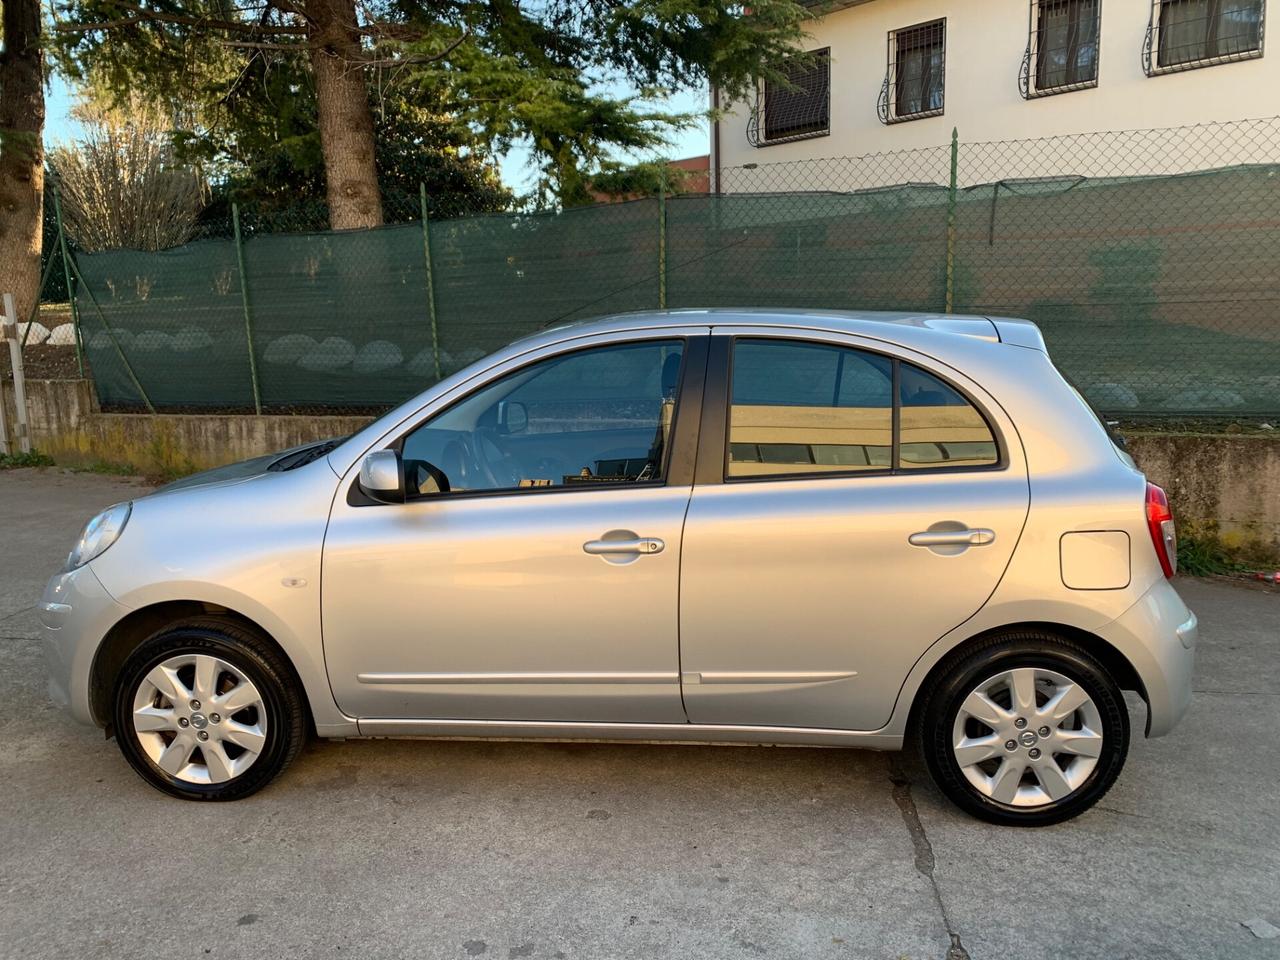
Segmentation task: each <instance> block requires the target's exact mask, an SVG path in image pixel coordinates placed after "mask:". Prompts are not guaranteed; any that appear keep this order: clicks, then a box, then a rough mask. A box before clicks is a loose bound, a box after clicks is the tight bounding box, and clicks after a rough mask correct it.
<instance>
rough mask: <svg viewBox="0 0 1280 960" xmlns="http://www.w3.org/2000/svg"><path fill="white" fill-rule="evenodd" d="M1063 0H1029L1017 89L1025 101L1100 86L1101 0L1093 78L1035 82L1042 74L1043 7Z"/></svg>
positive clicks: (1096, 13)
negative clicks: (1055, 82) (1023, 49)
mask: <svg viewBox="0 0 1280 960" xmlns="http://www.w3.org/2000/svg"><path fill="white" fill-rule="evenodd" d="M1061 2H1063V0H1030V12H1029V14H1028V19H1027V49H1026V52H1025V53H1024V54H1023V55H1022V66H1021V68H1019V70H1018V92H1019V93H1021V94H1022V99H1024V100H1038V99H1040V98H1041V97H1052V96H1056V95H1057V94H1060V93H1074V92H1076V91H1077V90H1092V89H1093V88H1095V87H1097V86H1098V80H1099V78H1100V77H1101V76H1102V0H1094V14H1093V23H1094V41H1093V42H1094V45H1095V47H1096V53H1095V56H1094V61H1093V79H1092V80H1075V81H1071V82H1068V83H1058V84H1054V85H1053V86H1048V87H1041V86H1040V85H1039V84H1038V83H1037V82H1036V77H1037V76H1038V75H1039V73H1040V47H1039V40H1040V34H1041V29H1040V19H1041V17H1042V16H1043V11H1044V8H1045V7H1046V6H1048V5H1050V4H1054V3H1061ZM1068 2H1069V0H1068Z"/></svg>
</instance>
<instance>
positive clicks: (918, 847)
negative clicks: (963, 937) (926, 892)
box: [889, 754, 970, 960]
mask: <svg viewBox="0 0 1280 960" xmlns="http://www.w3.org/2000/svg"><path fill="white" fill-rule="evenodd" d="M889 780H890V782H891V783H892V784H893V802H894V803H895V804H897V806H898V811H899V812H900V813H901V814H902V822H903V824H905V825H906V828H907V833H908V834H910V836H911V845H912V847H914V848H915V866H916V872H917V873H919V874H920V875H921V876H922V877H924V878H925V879H926V880H928V881H929V888H930V889H931V890H932V891H933V899H934V902H935V903H937V905H938V912H939V913H940V914H941V915H942V926H943V928H944V929H945V930H946V931H947V937H948V939H949V940H950V945H949V946H948V947H947V953H946V956H945V957H944V958H943V960H970V957H969V951H967V950H966V949H965V948H964V944H963V943H961V942H960V934H958V933H956V931H955V928H954V927H953V926H952V924H951V915H950V914H949V913H947V905H946V904H945V903H944V902H943V900H942V890H941V889H940V888H939V887H938V881H937V878H935V877H934V875H933V871H934V867H935V866H936V864H937V859H936V858H935V857H934V855H933V844H932V843H931V842H930V841H929V834H928V833H926V832H925V829H924V823H923V822H922V821H921V819H920V811H919V810H917V809H916V801H915V798H914V797H912V796H911V780H910V778H909V777H908V776H907V774H906V771H905V770H904V769H903V766H902V760H901V758H900V757H898V756H897V755H896V754H895V755H893V756H891V757H890V758H889Z"/></svg>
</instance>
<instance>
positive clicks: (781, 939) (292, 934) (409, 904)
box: [0, 469, 1280, 960]
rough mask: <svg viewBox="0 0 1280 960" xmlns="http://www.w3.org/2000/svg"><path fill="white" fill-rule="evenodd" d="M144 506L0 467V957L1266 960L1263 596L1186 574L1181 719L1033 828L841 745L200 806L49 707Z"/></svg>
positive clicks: (488, 746)
mask: <svg viewBox="0 0 1280 960" xmlns="http://www.w3.org/2000/svg"><path fill="white" fill-rule="evenodd" d="M145 489H146V488H145V487H143V486H141V485H140V484H139V483H138V482H135V481H129V480H121V479H118V478H108V477H100V476H94V475H84V474H68V473H64V472H62V471H60V470H55V469H49V470H17V471H6V472H0V957H3V958H6V960H7V958H18V957H21V958H38V957H49V958H59V960H65V958H70V957H76V958H79V957H92V958H99V957H101V958H111V957H129V958H136V957H162V958H165V960H179V958H203V957H215V958H241V957H243V958H253V960H265V958H272V957H290V958H292V957H300V958H322V957H324V958H328V957H335V958H341V957H354V958H357V960H362V958H381V957H387V958H437V957H439V958H453V957H464V958H465V957H485V958H503V960H505V958H516V957H532V958H574V960H577V958H583V960H602V958H615V957H617V958H622V957H627V958H644V960H656V958H672V960H700V958H708V960H730V958H738V957H743V958H756V957H778V958H788V960H790V958H801V957H803V958H811V957H812V958H826V957H840V958H848V957H854V958H863V957H865V958H890V960H896V958H946V960H961V958H964V957H968V958H972V960H1021V958H1027V960H1043V958H1059V957H1060V958H1071V960H1080V958H1093V957H1098V958H1107V960H1117V958H1188V960H1192V958H1194V960H1207V958H1219V957H1231V958H1237V957H1239V958H1255V957H1257V958H1280V937H1276V938H1272V939H1268V938H1266V935H1267V934H1268V933H1270V932H1271V931H1272V930H1273V929H1275V928H1280V830H1278V820H1280V588H1273V587H1261V586H1260V587H1249V586H1241V585H1238V584H1233V583H1225V582H1209V581H1201V580H1190V579H1182V580H1181V581H1180V582H1179V584H1178V588H1179V590H1180V591H1181V592H1182V594H1183V596H1184V598H1185V599H1186V600H1187V602H1188V604H1189V605H1190V606H1191V607H1192V608H1193V609H1194V610H1195V611H1196V612H1197V614H1198V615H1199V617H1200V623H1201V646H1200V649H1199V660H1198V665H1197V676H1196V683H1195V686H1196V697H1195V701H1194V704H1193V706H1192V708H1191V711H1190V713H1189V715H1188V716H1187V718H1186V719H1185V720H1184V721H1183V723H1182V725H1181V726H1180V727H1179V728H1178V729H1177V730H1176V731H1174V733H1173V734H1172V735H1170V736H1168V737H1165V738H1163V739H1158V740H1143V739H1142V738H1141V736H1140V734H1139V735H1138V736H1137V737H1136V739H1135V741H1134V743H1133V747H1132V750H1131V753H1130V756H1129V761H1128V764H1127V766H1126V768H1125V770H1124V773H1123V775H1122V776H1121V779H1120V782H1119V783H1118V784H1117V785H1116V787H1115V788H1114V789H1113V790H1112V791H1111V792H1110V793H1109V794H1108V795H1107V796H1106V797H1105V798H1104V800H1103V801H1102V803H1101V804H1100V805H1099V806H1098V807H1096V808H1095V809H1094V810H1092V811H1090V812H1089V813H1087V814H1085V815H1084V816H1082V817H1080V818H1078V819H1077V820H1075V821H1072V822H1070V823H1065V824H1060V825H1058V826H1055V827H1049V828H1046V829H1041V830H1014V829H1010V828H1000V827H994V826H990V825H987V824H983V823H979V822H978V821H975V820H972V819H970V818H968V817H966V816H964V815H963V814H961V813H959V812H958V811H957V810H955V809H954V808H952V807H951V806H950V805H948V803H947V802H946V801H945V800H944V799H943V798H942V796H941V795H940V794H939V793H938V792H937V791H936V790H935V789H934V788H933V786H932V785H931V784H930V783H929V781H928V778H927V776H926V775H925V773H924V772H923V770H922V769H921V768H920V767H919V766H918V765H917V764H916V763H915V762H914V761H912V760H910V759H909V758H907V757H903V756H899V755H894V754H877V753H871V752H862V751H854V750H843V749H840V750H834V749H800V748H794V749H788V748H759V747H703V746H649V745H636V744H630V745H625V744H624V745H605V744H545V743H511V742H507V743H481V742H465V741H434V742H433V741H356V740H351V741H347V742H341V743H326V742H316V743H312V744H311V745H309V746H308V747H306V748H305V749H304V751H303V753H302V754H301V755H300V757H299V758H298V760H297V761H296V762H295V763H294V765H293V766H292V767H291V768H290V769H289V770H288V771H287V772H286V773H285V775H284V776H283V777H282V778H281V779H280V780H278V781H276V783H275V784H273V785H272V786H271V787H269V788H267V789H266V790H265V791H263V792H262V793H260V794H258V795H257V796H255V797H253V798H251V799H249V800H245V801H241V802H239V803H233V804H192V803H184V802H182V801H178V800H172V799H168V798H166V797H164V796H162V795H161V794H159V793H157V792H155V791H153V790H152V789H151V788H149V787H148V786H146V785H145V784H144V783H143V782H142V781H141V780H140V779H138V777H137V776H135V775H134V774H133V772H132V771H131V770H130V769H129V768H128V767H127V766H126V765H125V762H124V760H123V759H122V758H121V757H120V755H119V752H118V750H117V748H116V745H115V743H114V742H110V741H106V740H104V739H103V736H102V733H101V732H100V731H97V730H94V729H89V728H85V727H80V726H77V725H76V724H75V723H74V722H72V721H71V720H70V718H68V717H66V716H65V715H63V714H62V713H61V712H60V711H58V710H57V709H56V708H55V707H54V706H53V705H52V704H51V703H50V702H49V700H48V697H47V695H46V693H45V676H44V663H43V656H42V653H41V649H40V642H39V640H38V632H37V622H36V618H35V612H34V604H35V602H36V601H37V600H38V599H39V595H40V591H41V588H42V586H43V583H44V581H45V579H46V578H47V577H48V576H49V575H50V574H51V573H52V572H53V571H54V570H55V568H56V567H57V566H58V565H59V564H60V563H61V561H62V559H63V557H64V556H65V554H66V551H67V550H68V549H69V547H70V544H71V540H72V538H73V537H74V535H75V534H76V532H77V530H78V529H79V527H80V526H81V524H82V523H83V522H84V521H85V520H86V519H87V518H88V516H89V515H90V514H91V513H93V512H94V511H95V510H97V509H98V508H100V507H102V506H105V505H106V504H108V503H112V502H114V501H117V500H121V499H127V498H129V497H131V496H137V495H139V494H140V493H141V492H144V491H145ZM1143 709H1144V708H1143V707H1142V704H1141V702H1140V701H1133V702H1132V703H1131V710H1132V711H1133V720H1134V726H1135V731H1141V729H1142V725H1143V722H1144V721H1143ZM1255 921H1262V922H1260V923H1255ZM1247 923H1254V928H1253V929H1251V928H1250V927H1248V926H1246V924H1247ZM1255 931H1256V932H1255ZM1277 932H1280V931H1277Z"/></svg>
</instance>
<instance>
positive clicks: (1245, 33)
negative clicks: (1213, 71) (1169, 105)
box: [1152, 0, 1264, 70]
mask: <svg viewBox="0 0 1280 960" xmlns="http://www.w3.org/2000/svg"><path fill="white" fill-rule="evenodd" d="M1154 3H1155V8H1154V9H1153V11H1152V19H1153V24H1152V26H1153V27H1154V28H1155V31H1156V47H1157V55H1156V67H1157V68H1158V69H1175V70H1176V69H1186V68H1188V67H1197V66H1207V65H1209V64H1213V63H1222V62H1226V61H1230V60H1239V59H1244V58H1247V57H1256V56H1261V54H1262V17H1263V3H1264V0H1154Z"/></svg>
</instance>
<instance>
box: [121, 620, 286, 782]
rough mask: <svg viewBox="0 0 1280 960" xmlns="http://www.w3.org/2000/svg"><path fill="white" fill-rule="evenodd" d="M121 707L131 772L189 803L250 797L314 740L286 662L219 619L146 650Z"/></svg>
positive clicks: (178, 628) (178, 629) (171, 634)
mask: <svg viewBox="0 0 1280 960" xmlns="http://www.w3.org/2000/svg"><path fill="white" fill-rule="evenodd" d="M113 704H114V720H115V734H116V739H117V741H119V744H120V750H121V752H122V753H123V754H124V757H125V759H126V760H128V761H129V764H130V766H132V767H133V769H134V770H135V771H137V773H138V775H139V776H141V777H142V779H143V780H145V781H146V782H147V783H149V784H151V785H152V786H153V787H155V788H156V789H157V790H160V791H162V792H164V793H167V794H169V795H170V796H173V797H180V798H182V799H184V800H239V799H242V798H244V797H248V796H250V795H251V794H254V793H256V792H258V791H259V790H261V789H262V788H263V787H265V786H266V785H267V784H268V783H270V782H271V781H272V780H274V779H275V778H276V777H277V776H279V775H280V773H282V772H283V771H284V769H285V767H287V766H288V765H289V764H290V762H292V760H293V758H294V757H295V756H297V754H298V751H299V750H300V749H301V748H302V744H303V742H304V741H305V739H306V729H307V709H306V704H305V701H304V700H303V698H302V694H301V690H300V689H299V686H298V683H297V681H296V680H295V679H294V675H293V671H292V670H291V669H290V667H289V665H288V663H287V661H286V660H285V659H284V657H283V656H282V655H281V654H280V653H279V651H278V650H277V649H276V648H275V646H274V645H273V644H271V643H270V642H269V641H267V640H265V639H264V638H263V637H261V636H260V635H258V634H257V633H255V632H253V631H251V630H249V629H246V628H245V627H243V626H241V625H239V624H237V623H232V622H228V621H225V620H220V619H199V620H191V621H185V622H183V623H180V624H175V625H173V626H171V627H169V628H167V629H166V630H164V631H163V632H161V633H158V634H156V635H155V636H153V637H151V638H150V639H148V640H146V641H145V642H143V643H142V644H141V645H140V646H139V647H138V648H137V649H136V650H134V651H133V653H132V654H130V655H129V657H128V658H127V659H126V660H125V663H124V665H123V666H122V667H121V669H120V673H119V676H118V677H117V679H116V684H115V689H114V693H113Z"/></svg>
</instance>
